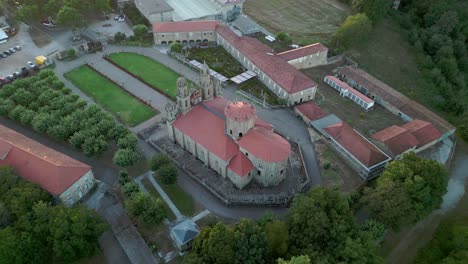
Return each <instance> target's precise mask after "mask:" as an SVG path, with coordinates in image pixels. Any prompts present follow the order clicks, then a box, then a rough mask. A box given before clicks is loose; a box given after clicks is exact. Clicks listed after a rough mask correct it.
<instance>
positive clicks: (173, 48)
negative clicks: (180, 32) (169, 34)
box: [171, 42, 183, 53]
mask: <svg viewBox="0 0 468 264" xmlns="http://www.w3.org/2000/svg"><path fill="white" fill-rule="evenodd" d="M182 48H183V46H182V44H181V43H177V42H175V43H172V44H171V51H172V52H175V53H181V52H182Z"/></svg>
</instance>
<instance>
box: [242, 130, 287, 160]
mask: <svg viewBox="0 0 468 264" xmlns="http://www.w3.org/2000/svg"><path fill="white" fill-rule="evenodd" d="M239 146H241V147H242V148H244V149H245V150H247V151H248V152H249V153H251V154H252V155H253V156H255V157H256V158H258V159H261V160H263V161H266V162H279V161H283V160H285V159H287V158H288V157H289V154H290V153H291V145H290V144H289V142H288V141H287V140H286V139H284V138H283V137H282V136H280V135H278V134H276V133H275V132H273V131H271V130H268V129H265V128H264V127H255V128H253V129H251V130H249V132H248V133H247V134H246V135H245V136H244V137H242V138H241V139H240V140H239Z"/></svg>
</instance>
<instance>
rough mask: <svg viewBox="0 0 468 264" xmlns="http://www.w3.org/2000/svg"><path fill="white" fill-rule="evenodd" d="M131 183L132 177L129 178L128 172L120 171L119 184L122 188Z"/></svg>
mask: <svg viewBox="0 0 468 264" xmlns="http://www.w3.org/2000/svg"><path fill="white" fill-rule="evenodd" d="M129 182H130V177H128V171H127V170H120V171H119V184H120V185H121V186H123V185H125V184H126V183H129Z"/></svg>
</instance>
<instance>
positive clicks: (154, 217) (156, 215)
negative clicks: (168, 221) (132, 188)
mask: <svg viewBox="0 0 468 264" xmlns="http://www.w3.org/2000/svg"><path fill="white" fill-rule="evenodd" d="M125 207H126V208H127V210H128V212H129V213H130V214H131V215H132V216H134V217H139V216H141V217H142V219H143V221H144V222H145V223H147V224H159V223H161V222H162V220H163V219H164V218H165V217H166V213H165V211H164V202H163V201H162V200H161V199H156V198H155V197H154V196H151V195H149V194H148V193H144V192H137V193H135V194H134V195H132V196H131V197H130V198H129V199H127V200H126V201H125Z"/></svg>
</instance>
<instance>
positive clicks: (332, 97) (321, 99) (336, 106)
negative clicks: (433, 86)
mask: <svg viewBox="0 0 468 264" xmlns="http://www.w3.org/2000/svg"><path fill="white" fill-rule="evenodd" d="M336 67H337V65H336V64H332V65H327V66H320V67H314V68H311V69H307V70H305V71H303V72H304V73H305V74H306V75H307V76H309V77H310V78H311V79H312V80H313V81H314V82H316V83H317V84H318V89H317V95H316V96H315V100H314V103H315V104H317V105H318V106H320V108H322V109H323V110H324V111H325V112H327V113H329V114H335V115H336V116H338V117H339V118H340V119H341V120H343V121H344V122H346V123H348V124H349V125H350V126H352V127H353V128H354V129H356V130H357V131H359V133H361V134H363V135H364V136H365V137H367V138H369V137H370V136H371V135H372V134H374V133H376V132H378V131H380V130H382V129H384V128H387V127H389V126H391V125H403V124H404V122H403V120H402V119H400V118H399V117H398V116H396V115H394V114H392V113H391V112H389V111H388V110H386V109H385V108H383V107H382V106H380V105H378V104H376V105H375V106H374V108H373V109H371V110H369V111H367V112H366V110H364V108H362V107H360V106H359V105H358V104H356V103H355V102H353V101H352V100H350V99H348V98H345V97H342V96H340V94H339V93H338V91H336V90H335V89H333V88H332V87H331V86H329V85H328V84H326V83H325V82H324V81H323V78H324V77H325V76H326V75H333V73H332V70H333V69H335V68H336Z"/></svg>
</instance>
